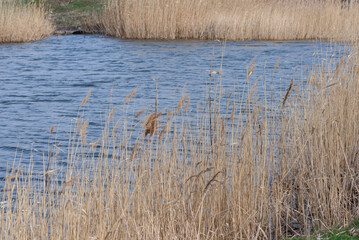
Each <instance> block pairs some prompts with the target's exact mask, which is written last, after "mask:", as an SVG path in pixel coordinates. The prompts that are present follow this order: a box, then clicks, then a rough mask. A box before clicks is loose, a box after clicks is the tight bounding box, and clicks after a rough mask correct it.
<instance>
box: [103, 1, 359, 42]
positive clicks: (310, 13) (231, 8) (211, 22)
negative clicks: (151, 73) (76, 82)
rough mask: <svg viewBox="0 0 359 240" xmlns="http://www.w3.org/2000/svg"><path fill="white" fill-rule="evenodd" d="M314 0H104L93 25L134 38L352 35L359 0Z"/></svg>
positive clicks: (337, 37)
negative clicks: (346, 0) (95, 23)
mask: <svg viewBox="0 0 359 240" xmlns="http://www.w3.org/2000/svg"><path fill="white" fill-rule="evenodd" d="M352 2H353V3H352V4H350V5H348V4H345V3H342V1H317V0H298V1H291V0H223V1H214V0H202V1H196V0H177V1H172V0H138V1H131V0H108V4H107V7H106V9H105V11H104V12H103V13H102V15H101V16H99V17H98V21H97V26H98V27H99V29H100V30H101V31H102V32H103V33H105V34H107V35H110V36H115V37H120V38H130V39H131V38H133V39H212V40H215V39H226V40H311V39H322V40H324V39H325V40H328V39H335V40H338V41H343V40H345V41H351V40H355V39H357V36H358V33H359V27H358V26H359V16H358V14H357V13H358V11H359V4H356V3H354V1H352Z"/></svg>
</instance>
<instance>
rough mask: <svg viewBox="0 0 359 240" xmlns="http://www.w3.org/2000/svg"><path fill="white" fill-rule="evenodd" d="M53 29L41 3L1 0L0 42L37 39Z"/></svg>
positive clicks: (47, 34)
mask: <svg viewBox="0 0 359 240" xmlns="http://www.w3.org/2000/svg"><path fill="white" fill-rule="evenodd" d="M53 31H54V27H53V25H52V23H51V21H50V19H49V18H48V16H47V14H46V11H45V9H44V7H43V6H41V4H35V3H32V4H31V3H29V4H24V3H19V2H18V1H15V0H14V1H7V0H0V43H8V42H28V41H37V40H40V39H43V38H45V37H48V36H49V35H51V34H52V32H53Z"/></svg>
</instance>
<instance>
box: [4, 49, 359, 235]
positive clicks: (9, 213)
mask: <svg viewBox="0 0 359 240" xmlns="http://www.w3.org/2000/svg"><path fill="white" fill-rule="evenodd" d="M357 63H358V58H357V57H356V56H355V54H352V55H351V56H349V57H348V56H344V57H343V58H342V59H341V61H340V62H338V63H337V64H334V65H333V66H331V65H329V66H327V67H325V66H317V67H313V69H312V71H311V73H310V75H309V77H308V78H307V79H304V80H305V81H306V83H307V85H306V86H305V87H304V88H301V87H300V86H301V84H299V83H297V82H294V81H293V82H292V83H291V84H290V86H288V90H287V93H286V94H285V95H284V96H282V97H281V98H280V99H279V100H280V104H279V105H277V107H275V105H274V104H272V103H271V102H267V101H261V102H256V101H255V99H256V91H255V90H253V89H251V88H250V87H249V85H248V89H249V91H248V93H246V94H244V95H243V94H239V93H230V94H229V95H226V96H224V94H223V93H222V91H221V88H220V86H218V88H216V89H218V90H217V91H215V90H213V89H212V91H211V98H210V100H208V101H210V102H211V104H210V109H209V110H208V111H207V112H206V113H205V114H204V115H201V114H200V115H198V116H197V117H195V119H194V121H189V120H187V119H191V118H192V117H194V116H191V115H188V113H187V106H188V104H187V103H188V101H189V98H190V96H185V97H183V98H182V99H180V101H179V103H178V106H177V109H173V111H167V112H163V111H160V110H158V112H157V110H156V113H154V112H151V111H148V112H147V114H146V115H145V116H142V114H144V113H143V111H141V112H139V113H138V114H136V116H135V119H134V120H133V121H129V120H131V119H126V118H120V119H119V120H118V119H115V117H114V116H115V111H116V110H115V109H113V110H110V112H109V114H108V117H107V121H106V124H105V126H104V128H103V131H102V135H101V136H98V140H96V141H93V142H89V141H88V138H87V127H88V124H89V122H88V121H87V120H85V119H83V117H79V118H78V119H77V121H76V123H75V125H74V127H73V129H71V131H70V132H71V137H70V140H69V143H68V153H67V166H66V169H65V170H64V172H63V177H61V175H59V173H61V172H56V170H57V169H56V168H58V166H57V165H56V159H57V157H58V154H59V153H60V152H61V151H62V149H59V147H58V146H57V145H56V144H55V143H54V144H53V147H52V148H51V151H49V153H48V155H49V156H48V157H46V158H45V159H44V161H45V162H47V161H49V163H50V164H49V165H48V164H47V163H45V164H44V171H43V173H42V174H41V175H34V174H32V173H33V171H32V169H31V167H30V168H29V169H18V170H15V169H14V170H13V171H12V172H10V173H9V174H8V177H7V178H6V183H5V187H4V190H3V193H2V194H3V199H2V203H1V209H0V231H1V235H0V238H1V239H35V238H41V239H282V238H284V237H290V236H294V235H297V234H306V233H310V232H312V231H313V230H314V228H326V227H329V226H332V225H336V224H340V225H346V224H348V223H349V222H350V221H352V220H353V219H354V218H358V217H359V207H358V206H359V202H358V200H359V199H358V197H359V189H358V187H359V186H358V184H359V175H358V171H359V161H358V157H359V128H358V122H359V108H358V103H359V102H358V101H359V81H358V80H359V75H358V74H359V70H358V65H357ZM275 69H276V68H275ZM215 70H219V69H215ZM253 71H254V68H249V70H248V73H247V79H246V80H247V83H250V82H251V79H250V77H251V74H252V72H253ZM274 71H275V70H274ZM220 77H221V71H219V72H217V71H212V72H211V78H212V80H214V81H216V82H220V81H219V80H220ZM213 78H214V79H213ZM160 87H161V86H159V88H160ZM136 91H137V89H136V90H135V91H134V92H133V93H131V94H129V95H128V97H126V99H125V101H124V106H123V107H124V109H128V108H130V107H131V104H136V103H135V100H134V99H133V96H134V94H136ZM89 97H90V94H89V95H88V96H87V97H86V98H85V100H84V101H83V102H82V103H81V108H83V107H85V106H86V105H87V100H88V99H89ZM224 97H226V99H228V100H231V101H228V102H227V105H226V107H225V108H226V109H227V110H225V111H220V107H221V106H223V104H221V103H220V102H223V101H224V99H225V98H224ZM266 99H268V98H266ZM208 105H209V104H208ZM208 105H207V109H208ZM186 114H187V115H186ZM186 116H187V117H189V118H187V117H186ZM133 129H137V130H138V131H140V133H139V135H138V136H134V134H135V133H136V131H133ZM50 134H53V128H51V130H50ZM47 166H50V167H47ZM36 176H38V177H40V178H39V179H37V178H36Z"/></svg>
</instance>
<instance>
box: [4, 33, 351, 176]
mask: <svg viewBox="0 0 359 240" xmlns="http://www.w3.org/2000/svg"><path fill="white" fill-rule="evenodd" d="M343 49H344V47H343V46H341V45H336V46H331V45H330V44H329V43H319V42H240V43H236V42H228V43H226V44H225V48H224V50H223V47H222V45H221V43H218V42H211V41H133V40H131V41H130V40H118V39H113V38H108V37H103V36H81V35H74V36H61V37H56V36H54V37H50V38H48V39H46V40H44V41H40V42H34V43H25V44H3V45H0V83H1V84H0V113H1V114H0V178H1V177H4V174H5V170H6V168H7V165H8V164H10V166H11V164H12V162H13V160H14V159H16V160H17V161H20V160H21V162H22V163H23V164H26V163H28V162H29V161H30V159H32V161H33V162H34V169H35V170H37V171H42V169H43V167H42V164H43V156H44V154H43V153H44V152H47V151H48V149H49V145H50V144H51V143H52V142H53V141H54V138H55V137H56V138H57V140H56V142H57V144H58V146H59V147H63V148H64V149H66V145H67V141H68V133H69V131H70V125H71V123H73V122H74V121H76V118H77V117H78V115H79V106H80V103H81V102H82V100H83V99H84V98H85V96H86V94H87V93H88V91H89V90H90V89H91V93H92V95H91V97H90V100H89V104H88V105H86V107H85V108H81V110H80V112H81V111H85V115H86V117H88V118H89V119H90V125H89V129H90V130H91V131H89V132H90V133H89V134H90V135H89V138H90V139H89V141H91V140H97V139H98V137H99V136H100V135H101V132H100V131H101V127H102V126H103V122H104V115H105V114H106V113H107V112H108V108H109V104H110V103H111V102H112V105H113V106H114V107H117V108H118V109H123V100H124V98H125V96H126V95H128V94H129V93H131V92H132V91H133V90H134V89H135V88H136V87H138V92H137V94H136V95H135V96H134V98H133V99H132V102H131V105H129V107H128V108H127V110H126V112H127V115H128V116H129V117H131V116H133V114H135V113H136V112H138V111H139V110H141V109H143V108H146V107H151V106H152V107H153V106H154V105H155V92H156V91H155V82H154V81H153V79H154V78H157V79H158V95H159V108H160V109H163V108H166V109H171V108H175V107H176V106H177V102H178V100H179V99H180V98H181V96H184V95H185V94H189V95H190V98H191V105H190V111H192V112H193V114H194V112H195V111H196V110H195V109H196V106H197V104H198V103H199V102H200V101H201V100H203V99H204V98H205V93H206V91H205V89H208V82H209V73H210V70H211V69H212V70H215V71H219V70H220V68H221V65H222V69H223V70H222V84H223V86H224V92H227V93H228V92H230V91H231V90H232V89H234V88H235V89H237V91H238V92H241V90H242V89H243V87H244V85H245V82H246V73H247V70H248V68H249V66H250V64H251V62H252V60H253V59H254V58H255V57H256V59H255V61H254V65H253V66H255V69H256V70H255V72H254V73H253V75H252V76H251V78H250V80H249V81H250V83H251V84H254V83H256V82H257V83H258V86H259V87H258V88H259V90H260V91H262V90H263V89H264V86H266V88H267V89H270V87H271V83H272V79H271V77H272V71H273V68H274V66H275V63H276V62H277V60H278V59H279V58H280V60H279V64H278V65H279V68H278V69H277V70H276V71H275V72H274V75H273V76H274V77H273V88H274V93H275V94H277V95H280V94H283V91H285V89H286V88H287V87H288V85H289V82H290V80H291V79H292V78H294V79H295V80H296V82H301V81H302V79H305V71H304V70H305V69H306V68H308V66H311V65H312V64H313V63H318V61H319V62H320V61H321V60H320V59H322V57H323V56H324V57H325V56H328V57H327V59H337V58H338V57H340V52H342V51H343ZM217 77H218V76H217ZM216 79H217V78H216ZM264 79H266V81H265V83H266V84H264ZM212 81H213V79H212ZM111 90H112V91H111ZM83 109H85V110H83ZM120 112H121V113H122V111H120ZM55 124H56V128H55V131H56V134H57V135H55V137H54V134H53V136H52V137H51V138H50V137H49V131H50V128H51V126H53V125H55ZM15 154H16V157H15ZM45 155H46V154H45ZM66 156H67V155H66V153H63V154H60V156H59V159H60V162H61V161H63V162H64V163H65V162H66Z"/></svg>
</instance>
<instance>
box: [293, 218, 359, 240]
mask: <svg viewBox="0 0 359 240" xmlns="http://www.w3.org/2000/svg"><path fill="white" fill-rule="evenodd" d="M291 239H295V240H306V239H310V240H358V239H359V219H357V220H355V221H353V222H352V224H351V225H350V226H348V227H334V228H332V229H330V230H325V231H317V232H316V233H314V234H313V235H311V236H301V237H295V238H291Z"/></svg>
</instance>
